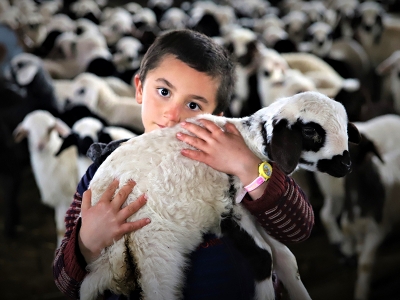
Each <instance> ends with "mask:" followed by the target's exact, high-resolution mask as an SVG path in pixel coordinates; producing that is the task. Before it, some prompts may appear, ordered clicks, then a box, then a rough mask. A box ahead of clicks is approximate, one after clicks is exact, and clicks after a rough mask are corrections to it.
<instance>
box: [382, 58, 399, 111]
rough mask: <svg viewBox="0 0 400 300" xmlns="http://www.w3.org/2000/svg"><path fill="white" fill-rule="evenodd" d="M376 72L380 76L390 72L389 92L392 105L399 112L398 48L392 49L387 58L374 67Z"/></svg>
mask: <svg viewBox="0 0 400 300" xmlns="http://www.w3.org/2000/svg"><path fill="white" fill-rule="evenodd" d="M376 72H377V73H378V75H380V76H386V75H387V74H388V73H389V74H390V92H391V95H392V97H393V107H394V109H395V111H396V112H397V113H400V82H399V72H400V50H397V51H394V52H393V53H392V55H390V56H389V57H388V58H387V59H385V60H384V61H383V62H381V63H380V64H379V65H378V66H377V67H376Z"/></svg>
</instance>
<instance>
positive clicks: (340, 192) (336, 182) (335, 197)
mask: <svg viewBox="0 0 400 300" xmlns="http://www.w3.org/2000/svg"><path fill="white" fill-rule="evenodd" d="M315 179H316V181H317V182H318V185H319V187H320V190H321V193H322V194H323V196H324V202H323V205H322V208H321V210H320V218H321V222H322V225H323V226H324V228H325V231H326V233H327V235H328V240H329V242H330V243H331V244H332V245H334V246H338V245H340V244H341V243H342V239H343V233H342V231H341V230H340V228H339V225H338V222H337V218H338V217H339V215H340V214H341V212H342V210H343V205H344V195H345V192H344V183H343V179H342V178H334V177H332V176H330V175H328V174H325V173H320V172H317V173H315Z"/></svg>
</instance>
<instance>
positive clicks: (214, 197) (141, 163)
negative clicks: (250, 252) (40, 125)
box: [81, 92, 359, 300]
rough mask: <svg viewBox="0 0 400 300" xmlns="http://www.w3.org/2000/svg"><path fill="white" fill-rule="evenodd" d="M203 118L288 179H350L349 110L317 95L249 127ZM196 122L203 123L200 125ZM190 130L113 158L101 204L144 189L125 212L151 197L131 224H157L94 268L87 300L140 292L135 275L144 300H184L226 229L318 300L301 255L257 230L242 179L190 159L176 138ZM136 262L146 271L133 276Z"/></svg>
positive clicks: (261, 116) (96, 188) (96, 191)
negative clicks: (190, 270)
mask: <svg viewBox="0 0 400 300" xmlns="http://www.w3.org/2000/svg"><path fill="white" fill-rule="evenodd" d="M199 118H206V119H208V120H211V121H213V122H215V123H216V124H217V125H219V126H220V127H221V128H223V127H224V124H225V123H226V122H228V121H229V122H232V123H233V124H234V125H235V126H236V127H237V128H238V130H239V131H240V132H241V133H242V135H243V138H244V139H245V142H246V144H247V145H248V146H249V147H250V149H251V150H252V151H253V152H254V153H255V154H256V155H257V156H258V157H259V158H260V159H262V160H269V161H271V160H272V161H275V163H276V164H277V165H279V166H280V168H281V169H282V170H283V171H284V172H285V173H288V174H289V173H291V172H293V170H294V169H295V168H296V167H298V166H299V167H301V168H306V169H308V170H311V171H321V172H328V173H329V174H331V175H334V176H344V175H345V174H346V173H347V172H348V171H349V168H350V160H349V153H348V151H347V149H348V140H350V141H351V140H353V139H355V140H357V139H358V138H359V136H358V131H357V130H356V129H355V127H353V126H352V125H351V124H350V123H348V121H347V115H346V112H345V110H344V107H343V106H342V105H341V104H340V103H338V102H336V101H334V100H332V99H330V98H328V97H326V96H324V95H322V94H320V93H317V92H306V93H302V94H297V95H295V96H293V97H288V98H282V99H281V100H278V101H276V102H274V103H273V104H271V105H270V106H269V107H266V108H263V109H261V110H259V111H258V112H256V113H255V114H254V115H252V116H249V117H245V118H237V119H229V118H225V117H218V116H213V115H202V116H199ZM188 121H190V122H197V121H196V118H194V119H191V120H188ZM181 130H182V128H181V127H180V126H175V127H171V128H163V129H161V130H155V131H152V132H150V133H146V134H143V135H140V136H138V137H136V138H132V139H130V140H129V141H128V142H125V143H123V144H121V146H120V147H118V148H117V149H116V150H115V151H114V152H112V153H111V154H110V155H109V156H108V157H107V159H106V160H105V161H104V162H103V163H102V164H101V166H100V167H99V169H98V170H97V172H96V174H95V175H94V177H93V179H92V181H91V183H90V188H91V191H92V205H94V204H95V203H97V201H98V200H99V197H100V195H101V194H102V193H103V192H104V190H105V187H106V186H107V184H108V183H109V182H111V180H113V179H115V178H118V179H119V181H120V185H121V186H122V185H123V184H125V183H126V182H127V180H131V179H132V180H135V181H136V183H137V185H136V187H135V189H134V190H133V192H132V193H131V195H130V196H129V197H128V200H127V202H126V204H125V205H127V204H128V203H130V202H132V201H134V200H135V199H136V198H137V197H138V196H139V195H140V194H142V193H146V195H147V197H148V201H147V205H146V206H145V207H143V209H141V210H140V211H138V212H137V213H136V214H135V215H134V216H132V217H130V218H129V219H128V221H134V220H137V219H140V218H143V217H150V218H151V220H152V222H151V223H150V224H149V225H148V226H146V227H144V228H143V229H141V230H140V231H137V232H135V233H134V234H128V235H125V236H124V237H123V238H122V239H120V240H118V241H116V242H115V243H114V244H113V245H111V246H110V247H108V248H106V249H105V250H104V251H103V252H102V254H101V256H100V257H99V258H98V259H97V260H96V261H94V262H93V263H91V264H89V265H88V269H89V273H88V275H87V276H86V277H85V279H84V281H83V282H82V286H81V298H82V299H96V297H97V296H98V294H99V293H102V292H103V291H104V290H106V289H110V290H112V291H113V292H115V293H122V294H128V293H129V290H132V289H134V288H135V287H134V286H132V284H129V283H128V282H126V280H127V278H128V277H129V276H131V275H133V276H135V278H136V280H135V281H137V283H138V284H139V286H140V288H141V289H142V291H143V293H142V296H143V299H152V300H156V299H181V297H182V294H181V293H182V287H183V277H184V267H185V265H186V264H187V255H188V254H189V253H191V252H192V251H193V250H194V249H195V248H196V247H197V246H198V245H199V244H200V243H201V239H202V234H203V233H205V232H210V231H211V232H215V233H216V234H218V235H220V234H221V228H220V225H222V230H223V228H224V225H226V224H227V223H225V222H228V223H229V222H230V223H231V224H232V223H233V224H235V223H237V225H238V226H236V227H237V229H239V230H240V229H241V230H244V231H245V232H246V233H245V234H247V235H250V237H251V238H252V239H254V241H255V244H254V247H257V248H259V250H260V252H261V253H262V254H261V255H262V258H266V260H267V261H270V262H271V265H266V266H265V268H271V267H272V261H271V259H272V258H271V255H272V257H273V268H274V269H275V271H276V273H277V276H278V277H279V278H280V279H281V280H282V282H283V284H284V286H285V287H286V288H287V290H288V292H289V295H290V297H291V299H310V297H309V295H308V292H307V291H306V289H305V287H304V286H303V284H302V282H301V280H300V277H299V276H298V271H297V265H296V260H295V257H294V256H293V254H292V253H291V252H290V251H289V249H288V248H287V247H286V246H284V245H282V244H281V243H279V242H277V241H276V240H274V239H273V238H271V237H270V236H269V235H267V233H266V232H265V231H264V230H263V229H260V228H258V226H259V225H257V223H256V221H255V220H254V217H253V216H251V215H250V214H249V213H248V212H247V210H245V209H244V208H243V207H242V205H241V204H235V199H234V195H237V194H239V193H240V192H241V188H242V185H241V183H240V182H239V179H238V178H236V177H232V176H229V175H227V174H225V173H221V172H218V171H216V170H214V169H212V168H211V167H209V166H207V165H206V164H203V163H200V162H198V161H194V160H191V159H188V158H186V157H184V156H182V155H181V154H180V151H181V149H183V148H185V147H189V146H188V145H187V144H185V143H183V142H181V141H179V140H177V139H176V136H175V135H176V133H177V132H179V131H181ZM289 136H290V137H289ZM284 140H286V141H287V142H289V140H290V142H289V143H290V144H287V142H285V141H284ZM295 141H297V142H295ZM306 145H307V146H306ZM311 145H312V146H311ZM128 157H129V159H128ZM144 174H145V175H144ZM178 187H179V188H178ZM230 191H233V193H230ZM199 197H200V198H199ZM125 205H124V206H125ZM223 215H225V216H226V215H230V216H231V218H224V217H223ZM223 219H224V220H225V221H224V220H223ZM221 222H222V224H221ZM242 233H243V231H242ZM128 253H129V255H128ZM127 262H128V264H129V265H133V266H135V267H136V268H137V270H136V271H134V274H133V273H132V274H130V270H128V269H127ZM136 276H137V277H136ZM271 280H272V279H271V274H268V275H267V278H265V277H263V279H262V280H260V281H258V282H257V283H256V290H255V291H256V297H255V298H256V299H275V296H274V289H273V286H272V281H271Z"/></svg>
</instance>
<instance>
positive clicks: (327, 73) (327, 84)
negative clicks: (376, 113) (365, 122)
mask: <svg viewBox="0 0 400 300" xmlns="http://www.w3.org/2000/svg"><path fill="white" fill-rule="evenodd" d="M281 55H282V57H283V58H284V59H285V60H286V62H287V64H288V65H289V67H290V68H291V69H298V70H300V71H301V72H302V73H303V74H304V75H306V76H307V77H309V78H311V79H312V80H313V81H314V83H315V85H316V87H317V90H318V91H319V92H321V93H323V94H325V95H327V96H328V97H333V98H334V97H335V96H336V95H337V94H338V92H339V91H340V90H342V89H345V90H348V91H354V90H357V89H358V88H359V81H358V80H353V79H351V78H350V79H345V78H343V77H341V76H340V75H339V74H338V73H337V72H336V71H335V70H334V69H333V68H332V67H331V66H330V65H329V64H327V63H326V62H324V61H323V60H322V59H321V58H319V57H318V56H316V55H314V54H311V53H282V54H281Z"/></svg>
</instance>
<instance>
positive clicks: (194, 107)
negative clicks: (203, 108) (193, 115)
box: [188, 102, 200, 110]
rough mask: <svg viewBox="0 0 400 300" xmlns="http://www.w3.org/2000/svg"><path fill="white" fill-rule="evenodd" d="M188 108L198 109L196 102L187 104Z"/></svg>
mask: <svg viewBox="0 0 400 300" xmlns="http://www.w3.org/2000/svg"><path fill="white" fill-rule="evenodd" d="M188 107H189V108H190V109H192V110H198V109H200V106H199V105H198V104H197V103H196V102H189V103H188Z"/></svg>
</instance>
